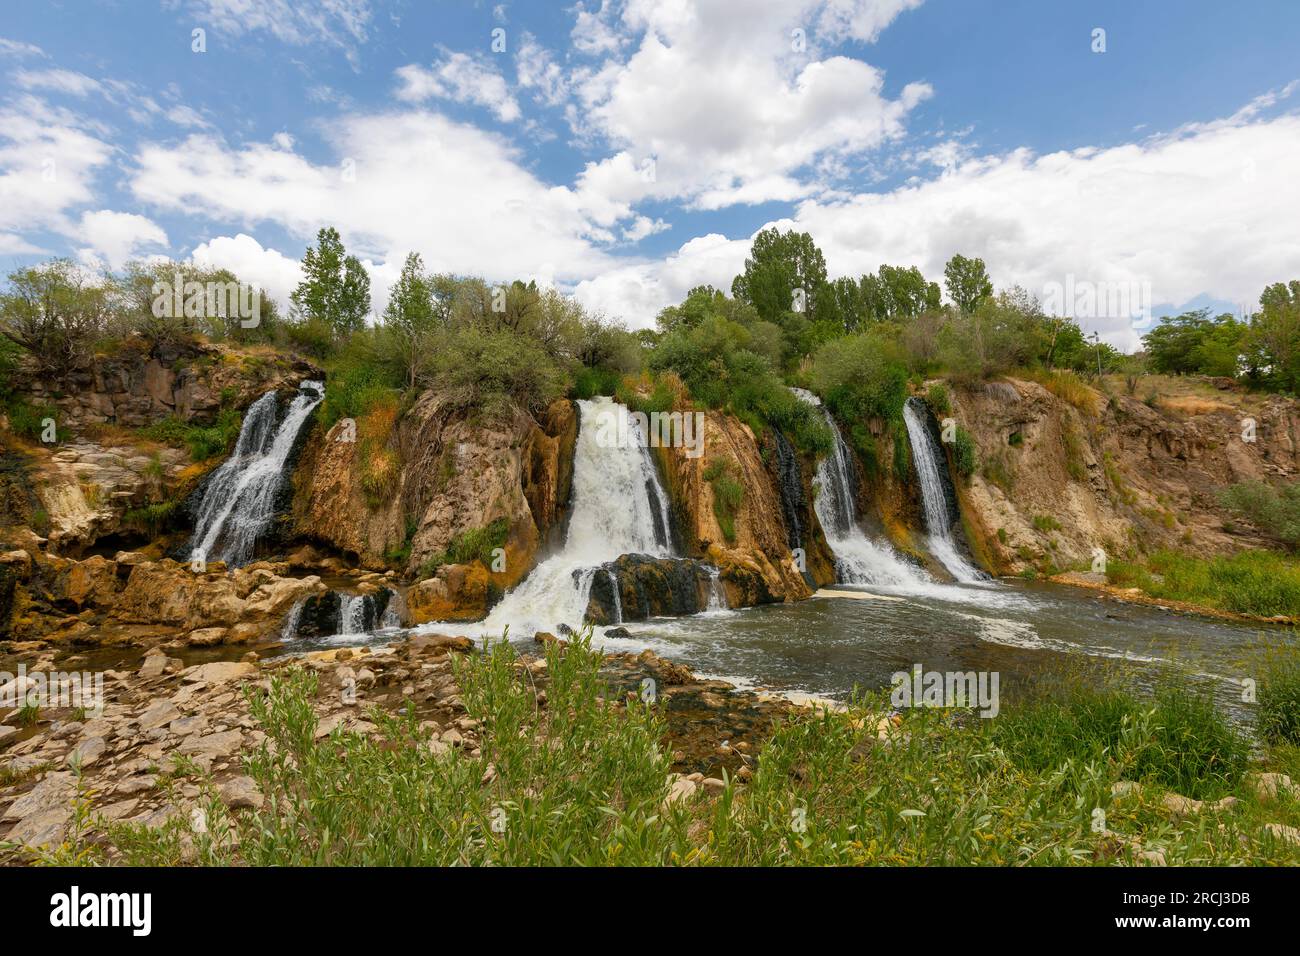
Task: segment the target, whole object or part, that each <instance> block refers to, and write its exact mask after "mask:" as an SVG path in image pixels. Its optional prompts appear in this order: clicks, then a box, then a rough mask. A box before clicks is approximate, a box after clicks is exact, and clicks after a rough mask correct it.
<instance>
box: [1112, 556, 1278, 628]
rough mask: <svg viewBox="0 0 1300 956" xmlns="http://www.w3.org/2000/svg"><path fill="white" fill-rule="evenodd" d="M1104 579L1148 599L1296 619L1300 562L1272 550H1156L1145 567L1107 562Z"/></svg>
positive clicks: (1120, 562)
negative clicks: (1200, 553) (1204, 553)
mask: <svg viewBox="0 0 1300 956" xmlns="http://www.w3.org/2000/svg"><path fill="white" fill-rule="evenodd" d="M1106 577H1107V580H1109V581H1110V583H1111V584H1115V585H1118V586H1120V587H1136V588H1141V589H1142V590H1143V591H1145V592H1146V593H1147V594H1150V595H1151V596H1152V597H1157V598H1167V599H1170V600H1175V601H1188V602H1190V603H1192V604H1200V605H1203V606H1206V607H1212V608H1218V609H1220V610H1224V611H1232V612H1235V613H1237V614H1256V615H1260V616H1263V617H1272V616H1275V615H1285V616H1287V617H1297V616H1300V559H1296V558H1293V557H1289V556H1286V555H1282V554H1277V553H1275V552H1272V551H1240V552H1238V553H1237V554H1234V555H1230V556H1226V557H1225V556H1217V557H1212V558H1201V557H1195V556H1193V555H1189V554H1182V553H1180V552H1177V551H1169V550H1165V551H1157V552H1155V553H1154V554H1152V555H1151V556H1150V557H1149V558H1148V559H1147V563H1146V565H1145V566H1143V565H1140V564H1136V563H1133V562H1127V561H1120V560H1113V561H1111V562H1110V563H1109V564H1108V565H1107V568H1106Z"/></svg>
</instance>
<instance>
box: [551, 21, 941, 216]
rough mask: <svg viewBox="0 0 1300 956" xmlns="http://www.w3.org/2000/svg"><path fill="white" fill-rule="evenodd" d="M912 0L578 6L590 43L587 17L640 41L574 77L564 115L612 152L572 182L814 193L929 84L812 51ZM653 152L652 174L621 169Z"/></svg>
mask: <svg viewBox="0 0 1300 956" xmlns="http://www.w3.org/2000/svg"><path fill="white" fill-rule="evenodd" d="M917 2H919V0H852V2H850V0H793V2H792V0H755V2H753V3H751V4H749V5H747V7H746V9H745V14H744V16H737V15H736V10H735V6H734V4H732V3H729V2H727V0H679V2H676V3H662V2H659V0H653V2H652V0H629V2H628V3H626V4H625V5H623V6H622V7H621V8H620V10H619V11H617V12H618V19H617V21H615V19H614V16H615V11H614V9H613V8H612V7H611V6H609V5H608V4H606V5H604V6H602V8H601V11H600V13H599V14H593V13H589V12H587V11H585V10H582V9H579V13H578V18H579V21H580V23H581V24H582V25H583V32H582V35H584V36H587V37H588V38H589V39H588V42H589V43H591V44H597V41H596V40H595V39H592V38H595V37H601V36H603V34H600V33H599V30H598V28H597V27H596V26H594V25H593V24H603V25H605V26H606V27H608V28H609V29H615V28H617V30H618V35H619V37H621V39H622V40H624V41H626V44H627V48H628V49H631V48H632V41H633V40H634V39H635V40H637V41H638V42H637V43H636V46H635V49H634V50H632V52H631V53H630V55H628V56H627V57H626V58H625V59H619V58H618V57H617V56H610V57H609V58H608V59H607V60H606V61H605V63H604V64H603V66H602V67H601V68H600V69H599V70H592V69H585V70H583V69H580V70H578V71H575V73H574V75H573V77H572V78H571V83H572V86H573V88H574V90H575V94H576V96H577V98H578V99H579V100H580V101H581V103H582V105H583V109H581V110H574V111H572V113H571V117H572V119H573V122H574V123H575V124H576V125H577V127H578V132H579V133H580V134H581V135H582V136H584V137H585V138H587V139H588V140H596V139H599V140H601V141H603V142H606V143H608V144H609V145H610V147H611V148H613V149H614V150H616V151H617V152H616V153H615V154H614V155H613V156H611V157H609V158H607V159H605V160H602V161H601V162H600V163H598V164H596V165H595V166H593V167H591V168H589V169H588V171H587V174H586V177H585V179H584V181H583V183H582V184H581V185H582V188H584V189H586V190H590V191H593V192H600V193H602V195H604V196H605V197H606V198H607V199H608V200H610V201H612V202H622V203H634V202H636V201H638V200H640V199H643V198H658V199H667V198H674V199H684V200H686V201H687V202H688V203H689V204H691V205H692V206H693V207H695V208H700V209H718V208H723V207H726V206H730V205H735V204H754V203H761V202H766V201H770V200H781V201H791V200H794V199H800V198H804V197H807V196H812V195H817V194H819V193H820V192H821V191H823V190H824V189H825V188H826V184H825V183H824V182H822V181H821V179H822V178H823V176H824V174H825V173H826V172H828V171H833V170H834V169H835V168H836V163H837V162H839V163H840V164H842V163H843V161H844V160H845V159H846V158H848V157H860V156H863V155H865V154H868V153H870V152H871V151H872V150H874V149H876V148H878V147H880V146H881V145H883V144H885V143H888V142H890V141H892V140H896V139H898V138H900V137H901V136H902V135H903V133H904V123H905V120H906V118H907V114H908V113H909V112H910V111H911V110H913V109H914V108H915V107H916V106H917V105H918V104H919V103H921V102H922V101H924V100H925V99H927V98H928V97H929V96H930V95H931V93H932V90H931V89H930V87H929V86H928V85H926V84H924V83H917V82H913V83H908V84H906V85H904V86H903V87H902V88H901V89H900V91H899V92H898V94H896V95H894V96H890V95H889V94H887V93H886V92H885V77H884V74H883V73H882V72H881V71H880V70H878V69H876V68H875V67H873V66H871V65H870V64H868V63H865V62H863V61H862V60H859V59H853V58H851V57H847V56H823V55H822V52H821V51H822V50H823V49H824V48H828V47H830V46H834V45H835V44H836V43H839V42H842V41H844V40H848V39H855V40H861V41H868V40H871V39H874V38H875V36H876V34H878V33H879V31H880V30H881V29H883V27H884V26H885V25H887V24H888V23H889V22H890V21H892V20H893V18H894V17H896V16H897V15H898V14H899V13H900V12H901V11H902V10H904V9H906V8H908V7H911V6H915V5H916V3H917ZM794 30H803V31H804V35H803V37H802V38H800V37H798V36H792V31H794ZM578 36H579V33H578V31H577V28H575V42H579V41H578ZM801 39H802V40H803V42H804V44H805V45H804V46H802V47H801V46H800V42H799V41H800V40H801ZM598 45H599V46H600V47H601V49H602V50H608V51H609V52H611V53H612V52H614V51H615V50H620V49H621V48H622V46H623V44H618V45H611V44H610V43H608V42H606V41H604V40H601V41H600V43H599V44H598ZM651 157H653V159H654V162H655V166H656V175H655V177H654V179H653V181H651V182H646V181H645V180H644V178H639V177H638V178H628V177H627V176H626V175H625V174H622V175H621V174H619V172H618V171H619V170H624V171H625V170H626V169H628V168H639V167H640V165H641V164H643V163H644V162H645V161H646V160H647V158H651ZM629 161H630V162H629ZM601 167H608V169H602V168H601Z"/></svg>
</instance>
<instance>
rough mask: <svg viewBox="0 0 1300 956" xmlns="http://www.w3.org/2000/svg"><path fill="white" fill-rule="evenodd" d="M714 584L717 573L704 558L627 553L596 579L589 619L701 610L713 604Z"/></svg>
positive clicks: (607, 621) (608, 620)
mask: <svg viewBox="0 0 1300 956" xmlns="http://www.w3.org/2000/svg"><path fill="white" fill-rule="evenodd" d="M713 589H714V575H713V572H712V570H711V569H710V568H708V567H707V566H706V565H704V564H703V563H702V562H700V561H696V560H694V559H692V558H652V557H650V556H649V555H645V554H625V555H623V556H622V557H620V558H619V559H618V560H617V561H611V562H609V563H608V564H605V565H603V566H602V567H601V568H600V570H598V571H597V572H596V574H595V577H593V578H592V581H591V598H590V600H589V602H588V604H587V616H586V619H587V620H588V621H590V622H591V623H592V624H597V625H606V624H617V623H621V622H623V621H644V620H645V619H646V618H648V617H656V616H671V617H679V616H681V615H683V614H695V613H698V612H699V611H703V610H705V609H706V608H707V607H708V606H709V600H710V598H711V597H713Z"/></svg>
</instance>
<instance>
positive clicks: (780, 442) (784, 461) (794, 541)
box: [772, 428, 804, 551]
mask: <svg viewBox="0 0 1300 956" xmlns="http://www.w3.org/2000/svg"><path fill="white" fill-rule="evenodd" d="M772 436H773V437H774V438H775V440H776V475H777V489H778V490H779V491H780V492H781V511H782V513H783V514H784V515H785V528H786V542H787V543H788V544H789V545H790V550H792V551H793V550H794V549H795V548H799V547H802V546H803V519H802V515H803V506H804V498H803V475H802V474H801V473H800V471H799V458H798V456H797V455H796V454H795V451H794V448H793V446H791V444H790V440H789V439H788V438H786V437H785V435H783V434H782V433H781V430H780V429H779V428H774V429H772Z"/></svg>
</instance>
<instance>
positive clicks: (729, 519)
mask: <svg viewBox="0 0 1300 956" xmlns="http://www.w3.org/2000/svg"><path fill="white" fill-rule="evenodd" d="M704 480H705V481H707V482H708V483H709V484H710V485H711V486H712V487H713V515H714V517H715V518H717V519H718V527H720V528H721V529H722V534H723V537H725V538H726V539H727V541H728V543H731V542H734V541H735V540H736V513H737V511H739V509H740V502H741V500H742V499H743V498H744V496H745V488H744V486H743V485H742V484H741V483H740V482H738V481H737V480H736V479H735V478H733V477H732V475H731V469H730V466H729V465H728V463H727V462H726V461H725V460H724V459H721V458H719V459H717V460H715V461H713V462H712V463H711V464H710V465H709V466H708V467H707V468H705V469H704Z"/></svg>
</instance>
